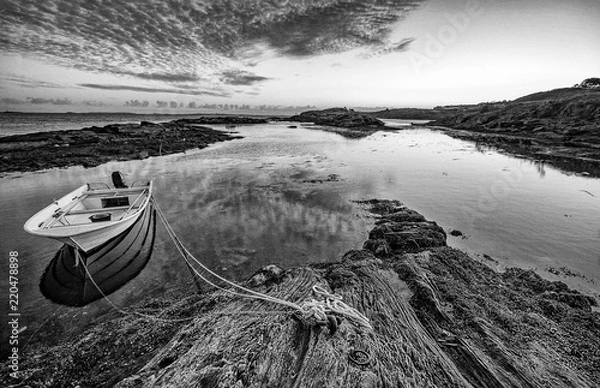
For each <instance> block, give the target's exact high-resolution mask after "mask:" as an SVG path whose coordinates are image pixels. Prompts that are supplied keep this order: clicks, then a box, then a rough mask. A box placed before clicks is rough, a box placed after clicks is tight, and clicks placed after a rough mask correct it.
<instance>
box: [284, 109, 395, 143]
mask: <svg viewBox="0 0 600 388" xmlns="http://www.w3.org/2000/svg"><path fill="white" fill-rule="evenodd" d="M289 120H290V121H299V122H310V123H314V124H316V125H319V126H325V127H324V128H319V129H325V130H329V131H331V132H336V133H339V134H341V135H343V136H345V137H351V138H356V137H365V136H368V135H371V134H373V133H374V132H376V131H378V130H381V129H383V128H384V127H385V124H384V123H383V122H382V121H381V120H378V119H376V118H374V117H372V116H370V115H366V114H363V113H358V112H355V111H354V110H352V109H347V108H331V109H325V110H313V111H307V112H302V113H301V114H299V115H296V116H292V117H290V118H289Z"/></svg>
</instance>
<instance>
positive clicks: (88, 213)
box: [23, 172, 152, 252]
mask: <svg viewBox="0 0 600 388" xmlns="http://www.w3.org/2000/svg"><path fill="white" fill-rule="evenodd" d="M113 183H114V185H115V187H114V188H110V187H109V186H108V185H106V184H100V185H99V184H91V183H86V184H84V185H82V186H80V187H78V188H77V189H75V190H73V191H72V192H70V193H69V194H67V195H65V196H64V197H62V198H60V199H58V200H56V201H54V202H53V203H52V204H50V205H49V206H47V207H45V208H44V209H42V210H40V211H39V212H37V213H36V214H35V215H34V216H33V217H31V218H30V219H29V220H27V222H25V225H24V226H23V228H24V229H25V231H26V232H28V233H31V234H33V235H36V236H43V237H49V238H53V239H56V240H59V241H61V242H63V243H65V244H67V245H70V246H72V247H73V248H75V249H76V251H82V252H89V251H91V250H92V249H94V248H96V247H98V246H100V245H102V244H103V243H105V242H106V241H108V240H110V239H111V238H113V237H115V236H118V235H119V234H121V233H123V232H125V231H126V230H127V229H128V228H129V227H131V226H132V225H133V224H134V223H135V222H136V220H137V219H138V218H139V217H140V216H141V215H142V214H143V213H144V210H145V209H146V207H148V204H149V202H150V198H151V196H152V181H149V182H146V183H144V184H140V185H136V184H135V183H134V184H133V185H132V186H131V187H127V186H126V185H125V184H123V182H122V179H121V176H120V174H119V173H118V172H115V173H113Z"/></svg>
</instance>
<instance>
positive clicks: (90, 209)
mask: <svg viewBox="0 0 600 388" xmlns="http://www.w3.org/2000/svg"><path fill="white" fill-rule="evenodd" d="M148 194H149V187H148V186H138V187H131V188H123V189H92V188H90V189H89V190H86V191H84V192H83V194H82V195H81V196H79V197H77V198H76V199H74V200H73V202H72V203H70V204H69V205H68V206H66V207H64V208H62V209H59V210H58V211H57V212H55V213H54V215H53V216H52V219H51V220H50V221H49V222H48V223H47V225H46V226H45V227H46V228H53V227H61V226H73V225H82V224H89V223H92V222H107V221H118V220H120V219H122V218H123V217H125V216H127V215H128V214H132V213H135V212H136V211H137V210H138V209H139V208H140V207H141V206H142V205H143V204H144V202H145V199H146V197H147V196H148Z"/></svg>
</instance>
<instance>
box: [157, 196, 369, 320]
mask: <svg viewBox="0 0 600 388" xmlns="http://www.w3.org/2000/svg"><path fill="white" fill-rule="evenodd" d="M152 203H153V204H154V207H155V208H156V212H157V214H158V216H159V218H160V219H161V221H162V222H163V225H164V226H165V229H166V230H167V233H168V234H169V236H170V237H171V239H172V240H173V242H174V244H175V247H176V248H177V250H178V252H179V254H180V255H181V257H182V258H183V259H184V260H185V262H186V264H187V265H188V267H189V268H190V269H191V270H192V271H193V273H194V274H196V275H197V276H198V277H199V278H200V279H202V280H203V281H204V282H206V283H207V284H209V285H210V286H212V287H214V288H217V289H219V290H221V291H223V292H226V293H228V294H231V295H234V296H238V297H242V298H250V299H257V300H262V301H266V302H272V303H276V304H280V305H283V306H286V307H290V308H292V309H294V310H295V311H296V316H297V317H299V318H300V319H301V320H303V321H304V322H307V323H311V324H325V323H327V316H328V315H331V314H333V315H339V316H342V317H345V318H348V319H351V320H353V321H354V322H355V323H358V324H359V325H362V326H364V327H367V328H369V329H372V326H371V324H370V321H369V319H368V318H367V317H365V316H364V315H363V314H361V313H360V312H358V311H357V310H356V309H354V308H352V307H350V306H348V305H347V304H346V303H344V302H343V301H342V297H341V296H339V295H335V294H331V293H329V292H327V291H326V290H325V289H324V288H322V287H320V286H318V285H315V286H313V288H312V291H313V293H314V294H315V296H316V297H317V298H318V299H311V300H307V301H304V302H302V303H301V304H297V303H294V302H290V301H287V300H284V299H281V298H277V297H273V296H270V295H266V294H263V293H261V292H258V291H254V290H251V289H249V288H246V287H244V286H242V285H239V284H237V283H234V282H232V281H230V280H228V279H226V278H224V277H222V276H220V275H218V274H217V273H215V272H213V271H211V270H210V269H209V268H208V267H206V266H205V265H204V264H202V262H201V261H200V260H198V259H197V258H196V257H194V255H193V254H192V253H191V252H190V251H189V250H188V249H187V248H186V247H185V246H184V245H183V243H182V242H181V240H180V239H179V237H178V236H177V234H176V233H175V231H174V230H173V228H172V227H171V224H170V223H169V221H168V220H167V217H166V216H165V214H164V213H163V211H162V209H161V208H160V206H159V204H158V202H157V201H156V200H155V199H154V198H152ZM190 259H191V260H192V261H193V262H194V263H196V264H197V265H198V266H199V267H200V268H201V269H202V270H203V271H205V272H206V273H208V274H210V275H212V276H213V277H215V278H216V279H219V280H220V281H222V282H224V283H226V284H228V285H230V286H231V287H233V288H234V289H237V290H238V291H233V290H231V289H228V288H225V287H222V286H220V285H218V284H216V283H215V282H212V281H210V280H209V279H208V278H207V277H206V276H203V275H202V274H201V273H200V272H199V271H198V270H197V269H196V268H195V267H194V266H193V265H192V264H191V263H190ZM240 291H241V292H240Z"/></svg>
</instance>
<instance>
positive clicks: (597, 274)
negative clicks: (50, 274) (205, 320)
mask: <svg viewBox="0 0 600 388" xmlns="http://www.w3.org/2000/svg"><path fill="white" fill-rule="evenodd" d="M289 124H290V123H281V122H280V123H271V124H268V125H252V126H240V127H236V128H234V129H233V130H234V131H236V132H238V133H239V134H241V135H242V136H244V138H243V139H239V140H234V141H230V142H225V143H218V144H214V145H212V146H210V147H208V148H206V149H203V150H194V151H190V152H187V153H185V154H178V155H170V156H165V157H157V158H150V159H146V160H141V161H130V162H112V163H107V164H105V165H102V166H98V167H95V168H89V169H85V168H82V167H73V168H68V169H60V170H49V171H43V172H40V173H24V174H10V175H7V176H5V177H2V178H0V192H1V193H2V196H1V198H0V208H1V209H2V214H3V222H2V224H1V226H0V228H1V233H2V239H1V241H0V246H1V248H2V250H1V251H2V252H3V254H4V255H5V256H7V255H8V252H10V251H18V252H19V259H20V260H19V297H20V299H19V301H20V304H19V307H20V312H21V314H22V318H21V326H27V329H26V330H25V332H24V333H23V334H22V336H23V337H22V338H25V341H27V340H28V339H29V338H31V337H32V336H33V338H34V341H37V340H48V341H57V340H60V339H64V338H68V337H69V336H70V335H72V334H73V333H76V332H79V331H80V330H82V328H84V327H85V326H86V325H89V324H92V323H93V322H94V321H96V320H97V319H99V317H101V316H102V315H103V314H107V313H110V312H111V311H112V307H111V306H110V304H108V303H107V302H106V301H104V300H100V301H97V302H94V303H92V304H90V305H88V306H86V307H82V308H69V307H62V306H59V305H55V304H53V303H51V302H49V301H47V300H46V299H44V298H43V296H42V295H41V293H40V291H39V287H38V283H39V279H40V277H41V276H42V274H43V272H44V269H45V267H46V266H47V265H48V263H49V262H50V260H51V259H52V257H53V255H54V252H55V251H57V250H58V249H59V247H60V244H59V243H57V242H55V241H52V240H48V239H43V238H39V237H34V236H30V235H27V234H26V233H25V232H23V230H22V225H23V223H24V222H25V220H27V218H29V217H30V216H31V215H32V214H34V213H35V212H36V211H37V210H39V209H41V208H42V207H44V206H46V205H48V204H49V203H50V202H51V201H52V199H53V198H58V197H60V196H62V195H64V194H65V193H67V192H68V191H69V190H71V189H72V188H74V187H77V186H79V185H80V184H82V183H84V182H102V181H104V182H107V181H108V180H109V177H110V173H111V172H112V171H115V170H118V171H121V172H122V173H123V174H124V175H125V176H126V177H127V179H128V180H129V182H130V183H131V182H132V181H134V180H136V179H148V178H153V179H154V182H155V198H156V199H157V202H158V204H159V205H160V207H161V208H162V210H163V211H164V213H165V215H166V217H167V218H168V219H169V222H170V223H171V225H172V227H173V229H174V230H175V231H176V233H177V234H178V235H179V237H180V239H181V240H182V241H183V243H184V244H185V245H186V246H187V248H188V249H189V250H190V251H191V252H192V253H193V254H194V255H195V256H196V257H197V258H198V259H200V260H201V261H202V262H203V263H205V264H206V265H207V266H209V267H210V268H212V269H213V270H215V271H217V272H219V273H220V274H222V275H224V276H226V277H228V278H231V279H235V280H243V279H245V278H247V277H248V276H249V275H250V274H251V273H252V272H253V271H255V270H257V269H259V268H261V267H263V266H265V265H267V264H272V263H273V264H277V265H279V266H281V267H293V266H298V265H303V264H306V263H314V262H327V261H334V260H338V259H340V258H341V257H342V255H343V254H344V253H345V252H346V251H347V250H349V249H359V248H361V246H362V243H363V242H364V240H365V239H366V238H367V234H368V231H369V229H370V228H371V227H372V226H373V221H374V220H373V218H372V217H371V216H370V215H369V214H368V213H367V212H366V211H365V210H364V209H363V208H362V207H361V205H359V204H356V203H355V202H354V201H356V200H364V199H370V198H387V199H397V200H400V201H401V202H403V203H404V204H406V205H407V206H408V207H410V208H413V209H415V210H417V211H419V212H420V213H422V214H423V215H424V216H425V217H427V218H428V219H430V220H433V221H436V222H438V223H439V224H440V225H441V226H442V227H443V228H444V229H445V230H446V231H450V230H453V229H455V230H460V231H461V232H463V233H464V234H465V236H464V237H451V236H449V238H448V242H449V244H450V245H452V246H455V247H457V248H460V249H464V250H467V251H469V252H470V253H472V254H473V255H474V256H475V257H476V258H479V259H481V260H482V261H485V262H487V263H488V264H490V265H492V266H495V267H497V268H499V269H502V268H504V267H507V266H520V267H527V268H536V269H537V271H538V273H540V275H543V276H546V277H549V278H552V279H561V280H566V281H568V282H569V283H570V284H573V285H575V286H576V287H577V288H579V289H581V290H584V291H587V292H598V284H599V283H598V282H600V180H599V179H593V178H588V177H585V176H578V175H573V174H566V173H563V172H561V171H558V170H556V169H554V168H551V167H547V166H544V165H543V164H540V163H536V162H532V161H528V160H524V159H518V158H515V157H510V156H506V155H502V154H499V153H497V152H495V151H493V150H490V149H486V148H482V147H479V146H477V145H475V144H472V143H469V142H465V141H462V140H456V139H452V138H450V137H448V136H446V135H444V134H443V133H441V132H435V131H432V130H429V129H427V128H410V129H403V130H401V131H397V132H378V133H375V134H374V135H372V136H369V137H367V138H364V139H345V138H343V137H341V136H339V135H337V134H334V133H329V132H323V131H318V130H315V129H314V128H310V127H311V126H309V125H302V126H298V128H288V125H289ZM398 124H399V125H400V124H402V123H398ZM216 128H218V129H223V130H225V128H224V127H216ZM484 255H486V256H484ZM484 257H485V258H484ZM7 268H8V267H7V265H5V266H4V268H3V269H2V273H5V271H7ZM557 269H558V271H557ZM549 271H552V272H555V273H554V274H552V273H550V272H549ZM567 271H570V272H567ZM557 273H558V275H557ZM565 273H570V275H571V276H568V277H563V276H561V275H563V274H565ZM6 278H7V276H3V279H2V284H1V286H2V287H3V289H7V284H6ZM182 286H183V287H189V288H193V287H194V284H193V281H192V279H191V276H190V273H189V271H188V269H187V268H186V266H185V264H184V262H183V260H181V258H179V257H178V255H177V251H176V249H175V247H174V245H173V243H172V242H171V241H170V240H169V239H168V236H167V234H166V232H165V230H164V228H163V227H162V226H161V225H160V224H159V225H158V226H157V238H156V244H155V251H154V254H153V256H152V259H151V260H150V262H149V264H148V266H147V267H146V268H145V269H144V271H142V273H141V274H140V275H139V276H138V277H137V278H135V279H133V280H132V281H130V282H129V283H128V284H127V285H126V286H125V287H123V288H122V289H121V290H119V291H117V292H115V293H114V294H112V295H111V296H110V299H111V300H112V301H113V302H114V303H115V304H116V305H118V306H121V307H126V306H128V305H130V304H131V303H133V302H135V301H138V300H140V299H141V298H143V297H146V296H148V295H160V294H162V293H164V292H167V291H168V290H170V289H172V288H177V287H182ZM5 316H6V315H5ZM2 330H3V338H4V337H5V335H7V334H6V333H5V331H4V330H5V328H4V327H3V329H2ZM34 334H35V335H34Z"/></svg>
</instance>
